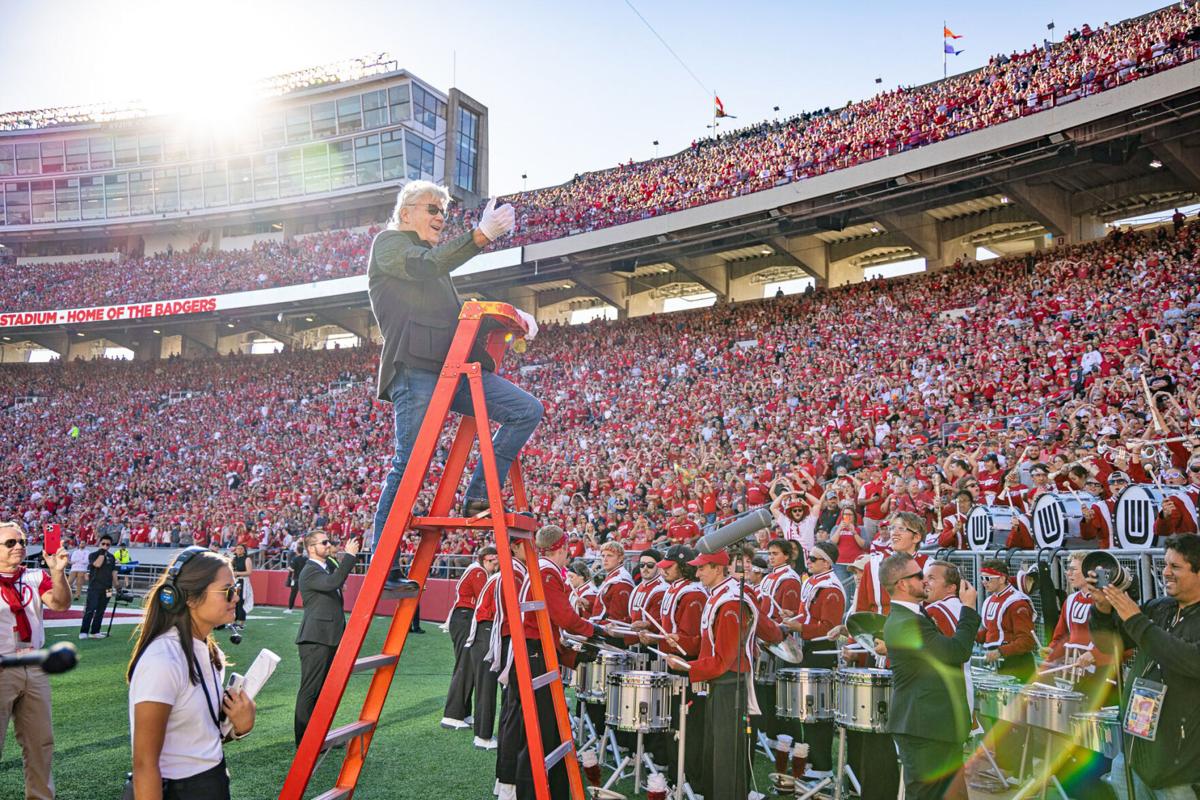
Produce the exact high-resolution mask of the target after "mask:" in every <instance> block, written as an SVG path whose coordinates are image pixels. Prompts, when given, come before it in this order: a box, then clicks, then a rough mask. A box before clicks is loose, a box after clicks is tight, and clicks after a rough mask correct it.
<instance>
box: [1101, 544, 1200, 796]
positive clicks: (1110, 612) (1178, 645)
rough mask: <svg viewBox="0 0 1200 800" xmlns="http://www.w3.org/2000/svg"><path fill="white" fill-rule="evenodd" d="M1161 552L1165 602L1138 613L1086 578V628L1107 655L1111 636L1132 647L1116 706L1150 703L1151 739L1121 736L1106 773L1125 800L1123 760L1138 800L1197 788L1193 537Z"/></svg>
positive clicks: (1198, 547) (1198, 644)
mask: <svg viewBox="0 0 1200 800" xmlns="http://www.w3.org/2000/svg"><path fill="white" fill-rule="evenodd" d="M1165 547H1166V563H1165V565H1164V566H1163V585H1164V588H1165V590H1166V596H1165V597H1157V598H1155V599H1154V600H1151V601H1150V602H1148V603H1146V604H1145V606H1144V607H1139V606H1138V604H1137V603H1136V602H1134V600H1133V599H1132V598H1130V597H1129V595H1127V594H1126V593H1125V592H1124V591H1122V590H1120V589H1118V588H1116V587H1115V586H1113V585H1112V584H1111V583H1109V579H1111V577H1112V576H1111V575H1108V574H1106V573H1103V572H1100V571H1099V570H1091V571H1090V572H1089V573H1088V577H1087V581H1088V593H1089V594H1090V595H1091V597H1092V600H1093V602H1094V603H1095V609H1094V611H1093V613H1092V619H1091V629H1092V636H1093V637H1094V638H1095V640H1096V644H1097V647H1099V648H1103V649H1105V650H1106V651H1107V652H1110V653H1111V652H1114V651H1115V650H1116V649H1117V647H1119V646H1122V645H1121V644H1120V643H1118V642H1116V641H1114V637H1115V635H1116V634H1117V633H1120V635H1121V638H1122V640H1123V646H1124V647H1136V648H1137V654H1136V656H1135V657H1134V661H1133V666H1132V667H1131V669H1130V671H1129V684H1130V685H1127V686H1126V687H1125V697H1123V698H1122V700H1123V703H1122V708H1123V709H1128V707H1129V697H1130V693H1131V691H1134V690H1137V691H1138V694H1139V696H1149V697H1151V698H1152V702H1150V703H1147V704H1145V705H1147V706H1148V708H1150V709H1152V710H1151V711H1150V713H1149V714H1148V715H1147V718H1148V719H1150V720H1157V726H1156V729H1155V731H1154V733H1153V738H1152V739H1147V738H1141V737H1139V736H1133V735H1130V734H1128V733H1127V734H1126V735H1125V740H1126V746H1125V748H1124V749H1125V753H1123V754H1122V755H1121V756H1118V758H1117V760H1116V761H1115V762H1114V763H1113V770H1112V781H1113V784H1114V788H1116V790H1117V794H1118V796H1120V797H1128V796H1129V791H1128V789H1127V788H1126V787H1125V771H1124V762H1123V760H1122V759H1124V758H1125V757H1126V756H1125V754H1128V757H1129V759H1130V761H1131V762H1132V766H1133V773H1134V781H1135V783H1136V784H1137V793H1138V796H1139V797H1153V798H1162V800H1175V798H1187V800H1193V798H1195V797H1196V796H1197V795H1196V789H1195V787H1196V786H1197V785H1200V613H1198V611H1200V536H1197V535H1195V534H1185V535H1180V536H1173V537H1171V538H1169V539H1167V540H1166V542H1165ZM1098 573H1100V574H1098ZM1147 681H1149V682H1151V683H1145V682H1147ZM1139 716H1140V715H1139Z"/></svg>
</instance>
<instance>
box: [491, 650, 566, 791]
mask: <svg viewBox="0 0 1200 800" xmlns="http://www.w3.org/2000/svg"><path fill="white" fill-rule="evenodd" d="M528 645H529V668H530V673H531V674H533V675H535V676H536V675H541V674H542V673H544V672H545V671H546V659H545V657H544V656H543V655H542V646H541V643H540V642H536V641H530V642H528ZM505 692H506V693H505V703H504V709H503V711H502V712H501V714H500V736H501V743H503V744H505V745H508V746H510V747H512V748H513V750H512V752H515V763H514V764H513V773H514V774H513V778H514V780H512V781H505V780H504V778H505V776H503V775H501V774H500V758H499V755H497V758H496V777H497V778H499V779H500V781H501V782H504V783H510V782H511V783H515V784H516V786H517V797H519V798H521V800H534V798H535V797H536V792H535V790H534V788H533V768H532V764H531V763H530V760H529V743H528V741H527V739H526V736H525V717H524V715H523V714H522V709H521V701H520V693H521V692H520V689H519V688H518V687H517V675H516V669H515V668H514V669H512V670H510V671H509V685H508V688H507V689H506V690H505ZM510 698H512V700H511V701H510ZM534 701H535V706H536V708H535V713H536V714H537V720H538V729H539V730H540V731H541V735H542V755H543V757H545V756H546V755H549V754H550V753H551V752H552V751H553V750H554V748H556V747H558V745H559V744H560V743H561V741H562V740H561V739H560V738H559V736H558V719H557V717H555V715H554V699H553V697H552V696H551V694H550V687H549V686H543V687H542V688H541V689H538V690H537V691H536V692H535V693H534ZM565 762H566V760H565V759H560V760H559V762H558V763H557V764H555V765H554V767H553V768H552V769H551V770H550V773H549V776H548V778H549V782H550V796H551V797H553V798H559V797H563V798H566V797H570V796H571V785H570V779H569V778H568V777H567V766H566V763H565Z"/></svg>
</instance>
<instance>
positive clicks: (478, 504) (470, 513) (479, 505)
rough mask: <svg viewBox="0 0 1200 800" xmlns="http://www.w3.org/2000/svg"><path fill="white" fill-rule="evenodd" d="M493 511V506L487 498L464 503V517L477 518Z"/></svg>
mask: <svg viewBox="0 0 1200 800" xmlns="http://www.w3.org/2000/svg"><path fill="white" fill-rule="evenodd" d="M491 509H492V504H491V503H489V502H488V501H487V499H486V498H481V499H478V500H467V501H465V502H464V503H463V516H464V517H475V516H479V515H480V514H485V513H487V512H488V511H490V510H491Z"/></svg>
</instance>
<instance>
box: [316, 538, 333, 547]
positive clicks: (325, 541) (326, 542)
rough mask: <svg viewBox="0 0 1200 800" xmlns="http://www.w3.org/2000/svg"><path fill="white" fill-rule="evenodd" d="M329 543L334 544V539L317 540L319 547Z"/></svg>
mask: <svg viewBox="0 0 1200 800" xmlns="http://www.w3.org/2000/svg"><path fill="white" fill-rule="evenodd" d="M327 544H333V541H332V540H330V539H326V540H324V541H322V542H317V547H324V546H325V545H327Z"/></svg>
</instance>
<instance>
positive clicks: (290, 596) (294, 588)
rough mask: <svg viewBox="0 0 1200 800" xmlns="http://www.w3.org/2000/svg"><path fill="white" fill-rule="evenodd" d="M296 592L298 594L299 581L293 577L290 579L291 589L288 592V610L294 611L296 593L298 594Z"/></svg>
mask: <svg viewBox="0 0 1200 800" xmlns="http://www.w3.org/2000/svg"><path fill="white" fill-rule="evenodd" d="M298 594H300V581H298V580H295V579H293V580H292V589H291V591H290V592H288V610H289V611H294V610H295V609H296V595H298Z"/></svg>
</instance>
